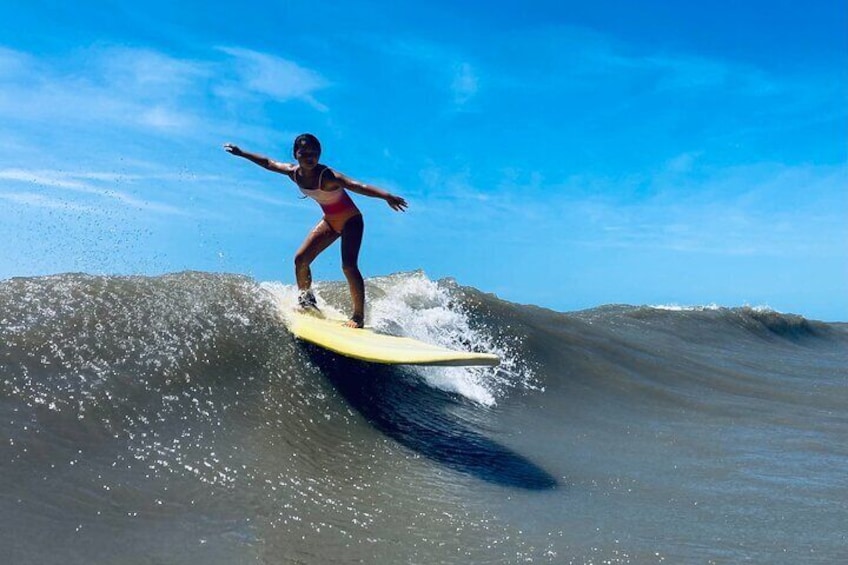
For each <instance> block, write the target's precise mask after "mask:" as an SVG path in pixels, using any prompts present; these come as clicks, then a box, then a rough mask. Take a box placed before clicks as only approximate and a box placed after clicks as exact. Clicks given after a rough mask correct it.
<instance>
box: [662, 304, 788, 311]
mask: <svg viewBox="0 0 848 565" xmlns="http://www.w3.org/2000/svg"><path fill="white" fill-rule="evenodd" d="M648 307H649V308H653V309H655V310H668V311H670V312H716V311H718V310H723V309H726V307H724V306H719V305H718V304H715V303H712V304H705V305H700V306H685V305H680V304H674V303H672V304H652V305H650V306H648ZM741 308H747V309H749V310H753V311H754V312H757V313H760V314H768V313H777V314H779V313H780V312H778V311H777V310H775V309H774V308H772V307H771V306H768V305H765V304H763V305H759V306H751V305H750V304H745V305H744V306H741Z"/></svg>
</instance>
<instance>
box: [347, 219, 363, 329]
mask: <svg viewBox="0 0 848 565" xmlns="http://www.w3.org/2000/svg"><path fill="white" fill-rule="evenodd" d="M364 231H365V223H364V222H363V221H362V215H356V216H354V217H352V218H350V219H349V220H348V221H347V222H345V225H344V228H342V271H344V274H345V278H346V279H347V284H348V286H349V287H350V298H351V300H352V301H353V316H351V317H350V321H349V322H348V323H347V325H348V326H351V327H357V328H361V327H362V326H363V325H365V281H364V280H362V273H360V272H359V248H360V247H361V246H362V234H363V232H364Z"/></svg>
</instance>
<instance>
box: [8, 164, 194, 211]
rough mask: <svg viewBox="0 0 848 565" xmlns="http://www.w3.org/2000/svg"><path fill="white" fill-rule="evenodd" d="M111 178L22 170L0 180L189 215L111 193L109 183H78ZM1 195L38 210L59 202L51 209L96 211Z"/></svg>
mask: <svg viewBox="0 0 848 565" xmlns="http://www.w3.org/2000/svg"><path fill="white" fill-rule="evenodd" d="M114 178H115V177H114V175H112V174H102V173H68V172H64V171H54V170H25V169H4V170H0V180H7V181H13V182H18V183H27V184H32V185H36V186H41V187H47V188H58V189H62V190H68V191H72V192H75V193H78V194H84V195H88V196H93V197H95V198H97V199H105V200H107V201H112V202H116V203H118V204H120V205H122V206H125V207H128V208H132V209H135V210H141V211H146V212H153V213H157V214H167V215H177V216H184V215H188V213H187V212H186V211H185V210H182V209H180V208H178V207H176V206H171V205H169V204H164V203H161V202H156V201H152V200H147V199H141V198H138V197H136V196H133V195H132V194H129V193H127V192H125V191H119V190H114V188H113V187H112V185H111V183H110V184H109V185H108V186H106V187H99V186H96V185H95V184H92V183H91V182H83V181H82V180H80V179H89V180H95V181H98V180H106V181H112V180H113V179H114ZM124 180H126V177H124ZM0 194H4V195H5V196H4V198H5V199H6V200H13V201H15V202H17V203H18V204H30V205H33V206H39V207H51V203H54V202H60V204H61V206H59V205H57V206H52V207H62V208H66V209H67V208H69V207H73V206H77V207H76V208H74V209H78V210H80V211H92V210H94V209H95V208H94V207H91V206H86V205H85V204H81V203H79V202H76V203H70V202H63V201H58V200H55V199H51V198H49V197H47V196H45V195H37V194H32V193H26V194H27V197H26V198H23V197H20V196H14V195H15V194H17V195H20V194H22V193H15V192H12V193H0Z"/></svg>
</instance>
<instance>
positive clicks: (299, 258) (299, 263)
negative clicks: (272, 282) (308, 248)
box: [294, 252, 313, 269]
mask: <svg viewBox="0 0 848 565" xmlns="http://www.w3.org/2000/svg"><path fill="white" fill-rule="evenodd" d="M312 260H313V257H311V256H310V254H309V253H305V252H299V253H296V254H295V256H294V268H295V269H302V268H303V267H308V266H309V265H311V264H312Z"/></svg>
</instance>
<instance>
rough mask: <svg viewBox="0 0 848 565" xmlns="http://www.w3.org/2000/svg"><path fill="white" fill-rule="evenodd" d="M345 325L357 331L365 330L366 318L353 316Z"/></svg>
mask: <svg viewBox="0 0 848 565" xmlns="http://www.w3.org/2000/svg"><path fill="white" fill-rule="evenodd" d="M344 325H345V326H346V327H348V328H355V329H360V328H364V327H365V317H364V316H357V315H356V314H354V315H353V316H351V317H350V320H348V321H347V322H345V324H344Z"/></svg>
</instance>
